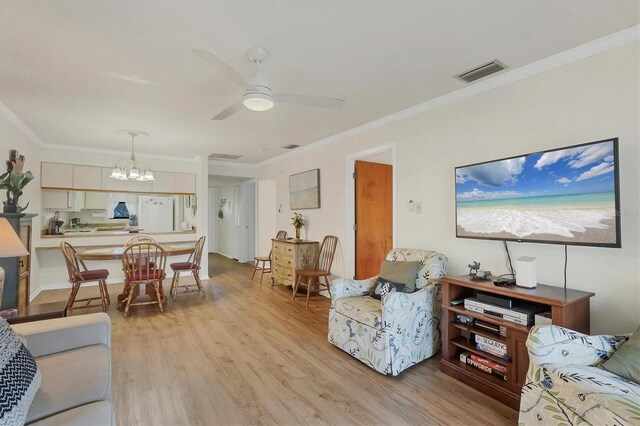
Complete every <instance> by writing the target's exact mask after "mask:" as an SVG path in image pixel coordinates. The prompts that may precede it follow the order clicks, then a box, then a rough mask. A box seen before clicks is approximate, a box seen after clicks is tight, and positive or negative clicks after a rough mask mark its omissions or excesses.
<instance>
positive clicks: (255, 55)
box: [191, 47, 345, 120]
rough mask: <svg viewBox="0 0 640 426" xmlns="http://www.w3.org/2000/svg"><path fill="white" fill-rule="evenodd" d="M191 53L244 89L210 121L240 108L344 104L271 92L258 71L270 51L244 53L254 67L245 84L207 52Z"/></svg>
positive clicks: (320, 97) (219, 60) (342, 103)
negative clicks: (281, 104) (237, 97)
mask: <svg viewBox="0 0 640 426" xmlns="http://www.w3.org/2000/svg"><path fill="white" fill-rule="evenodd" d="M191 51H192V52H193V53H195V54H196V55H198V56H199V57H200V58H202V59H203V60H204V61H205V62H207V63H208V64H209V65H211V66H213V67H215V68H216V69H217V70H218V71H221V72H223V73H224V74H225V76H226V77H227V78H228V79H230V80H232V81H233V82H234V83H236V84H237V85H238V86H240V87H242V88H243V89H244V95H243V96H242V99H241V100H239V101H238V102H236V103H234V104H233V105H231V106H229V107H227V108H226V109H224V110H223V111H221V112H220V113H218V114H216V115H215V116H214V117H213V118H212V120H224V119H225V118H227V117H229V116H230V115H232V114H235V113H236V112H238V111H240V110H241V109H242V107H243V106H244V107H246V108H248V109H250V110H252V111H267V110H269V109H271V108H273V105H274V103H275V102H278V103H288V104H295V105H302V106H311V107H320V108H334V109H340V108H342V107H343V106H344V102H345V101H344V100H343V99H335V98H325V97H322V96H311V95H300V94H296V93H279V92H274V91H273V90H272V89H271V84H270V82H269V79H267V78H266V77H265V75H264V74H263V73H262V70H261V69H260V65H261V64H262V63H263V62H264V61H265V59H267V57H268V56H269V51H268V50H267V49H263V48H262V47H252V48H251V49H249V50H248V51H247V56H248V57H249V60H250V61H251V62H253V63H254V64H255V65H256V70H255V72H254V73H253V76H251V78H250V79H248V80H247V79H246V78H244V77H243V76H242V75H241V74H240V73H238V72H237V71H236V70H234V69H233V68H231V67H230V66H229V65H228V64H226V63H225V62H224V61H223V60H222V59H220V58H218V57H217V56H216V55H214V54H213V53H211V52H209V51H208V50H203V49H191Z"/></svg>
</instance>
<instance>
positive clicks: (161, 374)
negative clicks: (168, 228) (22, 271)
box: [34, 255, 517, 425]
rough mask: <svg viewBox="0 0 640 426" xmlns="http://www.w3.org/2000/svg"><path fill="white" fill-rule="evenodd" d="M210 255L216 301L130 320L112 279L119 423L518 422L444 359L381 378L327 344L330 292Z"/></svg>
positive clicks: (210, 290) (55, 293) (56, 295)
mask: <svg viewBox="0 0 640 426" xmlns="http://www.w3.org/2000/svg"><path fill="white" fill-rule="evenodd" d="M209 262H210V265H211V268H210V275H211V276H212V277H213V278H211V279H210V280H209V282H208V283H206V284H205V285H206V289H207V296H206V298H202V297H201V296H199V295H198V294H190V295H185V296H182V297H180V298H178V300H177V301H175V302H174V301H173V300H171V299H170V300H169V302H168V305H167V309H166V311H165V314H164V315H163V314H160V313H159V312H158V311H157V308H156V307H151V306H150V307H140V308H138V309H135V310H133V312H132V314H131V317H130V318H124V317H123V316H122V313H120V312H118V311H117V310H116V309H115V304H114V302H113V301H115V296H116V295H117V294H118V292H119V291H120V289H121V287H120V286H117V285H110V286H109V292H110V294H111V295H112V297H111V300H112V304H111V306H110V309H109V312H108V313H109V315H110V316H111V318H112V320H113V335H112V348H113V350H112V357H113V401H114V405H115V410H116V415H117V421H118V424H120V425H134V424H140V425H159V424H203V425H204V424H206V425H214V424H215V425H218V424H237V425H244V424H287V425H297V424H335V425H348V424H387V425H401V424H420V425H425V424H428V425H432V424H433V425H435V424H442V425H476V424H491V425H513V424H516V423H517V412H516V411H514V410H512V409H510V408H508V407H506V406H505V405H502V404H500V403H499V402H497V401H495V400H493V399H491V398H489V397H487V396H485V395H483V394H481V393H479V392H477V391H475V390H473V389H471V388H469V387H467V386H465V385H464V384H462V383H459V382H457V381H456V380H454V379H452V378H450V377H448V376H446V375H444V374H442V373H441V372H440V371H439V363H438V356H435V357H434V358H432V359H430V360H427V361H425V362H422V363H421V364H419V365H417V366H414V367H412V368H410V369H408V370H406V371H405V372H403V373H402V374H401V375H400V376H399V377H395V378H394V377H385V376H382V375H380V374H378V373H376V372H375V371H373V370H371V369H369V368H368V367H366V366H365V365H364V364H362V363H360V362H358V361H356V360H355V359H354V358H352V357H351V356H349V355H348V354H346V353H345V352H343V351H341V350H340V349H338V348H336V347H334V346H333V345H331V344H329V343H328V342H327V318H328V307H329V300H328V299H318V298H315V299H312V302H311V304H310V306H309V310H305V309H304V299H303V298H299V299H298V300H297V301H296V302H292V301H291V290H290V287H271V286H270V285H269V283H268V282H267V281H266V280H265V281H264V282H263V284H262V287H260V286H259V285H258V282H259V280H258V279H257V278H256V279H255V280H254V281H253V282H252V281H251V280H250V277H251V273H252V271H253V267H252V266H250V265H243V264H238V263H237V262H235V261H232V260H228V259H226V258H224V257H221V256H215V255H210V257H209ZM169 284H170V280H168V281H165V284H164V285H165V287H166V290H168V285H169ZM97 291H98V290H97V287H93V288H91V287H90V288H87V289H83V290H81V292H82V293H85V292H86V293H92V292H97ZM67 295H68V291H66V290H52V291H47V292H43V293H42V294H40V295H39V296H38V297H37V298H36V300H35V301H34V303H37V302H48V301H55V300H65V299H66V296H67ZM94 311H95V310H94ZM81 313H82V311H77V312H75V313H74V314H81Z"/></svg>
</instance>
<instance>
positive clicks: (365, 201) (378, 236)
mask: <svg viewBox="0 0 640 426" xmlns="http://www.w3.org/2000/svg"><path fill="white" fill-rule="evenodd" d="M354 179H355V188H356V190H355V194H356V199H355V209H356V231H355V233H356V248H355V256H356V259H355V265H356V268H355V278H356V279H364V278H369V277H373V276H375V275H378V274H379V273H380V264H381V263H382V261H383V260H384V258H385V256H386V254H387V253H388V252H389V251H390V250H391V249H392V244H393V167H392V166H390V165H388V164H380V163H370V162H368V161H356V164H355V174H354Z"/></svg>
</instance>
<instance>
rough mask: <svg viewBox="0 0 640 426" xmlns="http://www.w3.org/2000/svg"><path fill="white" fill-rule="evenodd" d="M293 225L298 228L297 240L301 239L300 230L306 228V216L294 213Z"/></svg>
mask: <svg viewBox="0 0 640 426" xmlns="http://www.w3.org/2000/svg"><path fill="white" fill-rule="evenodd" d="M291 224H292V225H293V227H294V228H296V239H298V240H299V239H300V230H301V229H302V227H303V226H304V216H302V214H300V213H294V214H293V217H292V218H291Z"/></svg>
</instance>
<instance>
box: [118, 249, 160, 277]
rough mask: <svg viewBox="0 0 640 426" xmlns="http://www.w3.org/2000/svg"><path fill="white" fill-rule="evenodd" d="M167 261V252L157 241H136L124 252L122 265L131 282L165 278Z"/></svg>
mask: <svg viewBox="0 0 640 426" xmlns="http://www.w3.org/2000/svg"><path fill="white" fill-rule="evenodd" d="M166 261H167V253H166V252H165V251H164V249H163V248H162V247H160V246H159V245H158V244H156V243H150V242H143V243H135V244H133V245H130V246H128V247H127V248H126V249H125V250H124V252H123V253H122V266H123V270H124V272H125V276H126V279H127V281H128V282H129V283H139V282H147V281H154V280H158V279H163V278H164V267H165V264H166Z"/></svg>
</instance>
